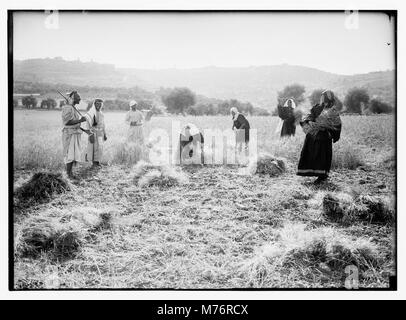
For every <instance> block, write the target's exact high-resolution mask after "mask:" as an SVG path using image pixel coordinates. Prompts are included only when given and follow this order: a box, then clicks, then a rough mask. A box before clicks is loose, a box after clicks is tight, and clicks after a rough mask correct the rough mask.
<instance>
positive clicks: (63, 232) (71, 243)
mask: <svg viewBox="0 0 406 320" xmlns="http://www.w3.org/2000/svg"><path fill="white" fill-rule="evenodd" d="M84 231H85V230H83V228H82V226H81V225H80V224H78V223H75V222H69V223H61V222H60V221H59V220H58V219H56V218H52V219H51V218H47V219H44V218H43V217H34V218H30V219H29V220H28V221H26V222H25V223H24V226H23V227H22V228H21V230H19V232H18V233H17V239H16V253H17V254H19V255H21V256H24V257H38V256H39V255H40V254H41V253H45V252H48V253H51V255H50V256H51V257H52V258H53V259H66V258H71V257H72V256H74V255H75V253H76V252H77V251H78V250H79V248H80V246H81V244H82V243H83V241H84V238H85V232H84Z"/></svg>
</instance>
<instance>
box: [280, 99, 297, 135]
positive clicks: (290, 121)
mask: <svg viewBox="0 0 406 320" xmlns="http://www.w3.org/2000/svg"><path fill="white" fill-rule="evenodd" d="M295 108H296V103H295V101H294V100H293V99H288V100H286V102H285V104H284V105H283V106H281V105H280V104H278V115H279V118H280V120H279V121H280V125H282V121H283V125H282V129H281V137H290V136H294V135H295V133H296V118H295V114H294V111H295ZM280 125H278V126H277V131H279V130H280Z"/></svg>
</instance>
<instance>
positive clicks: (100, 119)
mask: <svg viewBox="0 0 406 320" xmlns="http://www.w3.org/2000/svg"><path fill="white" fill-rule="evenodd" d="M102 108H103V100H102V99H95V100H94V102H93V105H92V107H91V108H90V110H89V111H88V112H87V113H86V114H85V118H86V122H85V129H87V130H89V131H90V133H91V135H90V136H89V139H88V144H87V149H86V152H85V155H84V158H85V159H84V160H85V161H88V162H93V167H100V166H101V164H100V162H101V158H102V155H103V142H104V141H106V140H107V136H106V126H105V123H104V114H103V112H102Z"/></svg>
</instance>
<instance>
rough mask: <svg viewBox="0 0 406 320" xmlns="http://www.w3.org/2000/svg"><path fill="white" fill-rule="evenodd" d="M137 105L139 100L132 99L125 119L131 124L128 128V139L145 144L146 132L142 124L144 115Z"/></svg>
mask: <svg viewBox="0 0 406 320" xmlns="http://www.w3.org/2000/svg"><path fill="white" fill-rule="evenodd" d="M137 106H138V104H137V102H136V101H135V100H131V101H130V110H129V111H128V112H127V114H126V116H125V121H126V122H127V124H129V125H130V127H129V129H128V136H127V141H128V142H133V143H137V144H139V145H143V144H144V132H143V128H142V126H143V124H144V117H143V115H142V113H141V111H139V110H138V109H137Z"/></svg>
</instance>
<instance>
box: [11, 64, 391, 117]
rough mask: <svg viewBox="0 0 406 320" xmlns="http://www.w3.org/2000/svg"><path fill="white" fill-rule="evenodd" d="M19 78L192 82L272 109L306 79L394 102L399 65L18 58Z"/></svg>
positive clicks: (109, 83)
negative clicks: (121, 64) (340, 68)
mask: <svg viewBox="0 0 406 320" xmlns="http://www.w3.org/2000/svg"><path fill="white" fill-rule="evenodd" d="M14 80H15V81H29V82H42V83H65V84H69V85H73V86H75V85H76V86H94V87H135V86H138V87H140V88H143V89H145V90H148V91H155V90H157V89H159V88H160V87H170V88H172V87H179V86H186V87H189V88H190V89H192V90H193V91H195V92H196V93H198V94H202V95H205V96H207V97H211V98H218V99H231V98H234V99H238V100H241V101H248V102H251V103H253V104H254V105H256V106H259V107H264V108H267V109H273V108H274V107H275V101H276V96H277V92H278V91H280V90H282V89H283V87H284V86H286V85H289V84H292V83H299V84H302V85H304V86H305V87H306V91H307V92H306V94H310V92H311V91H312V90H313V89H317V88H330V89H332V90H334V91H335V92H336V93H337V95H338V96H340V97H341V98H343V97H344V95H345V93H346V92H347V91H348V89H350V88H352V87H365V88H367V89H368V91H369V93H370V95H371V96H378V97H380V98H381V99H383V100H385V101H387V102H389V103H391V104H392V105H393V104H394V101H395V72H394V71H393V70H391V71H379V72H371V73H366V74H357V75H351V76H348V75H338V74H334V73H330V72H325V71H321V70H318V69H315V68H309V67H304V66H295V65H288V64H282V65H272V66H251V67H239V68H231V67H230V68H228V67H212V66H210V67H202V68H193V69H174V68H170V69H159V70H152V69H133V68H116V67H115V66H114V65H112V64H101V63H96V62H81V61H78V60H76V61H66V60H63V59H61V58H53V59H50V58H47V59H30V60H21V61H20V60H15V61H14Z"/></svg>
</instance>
